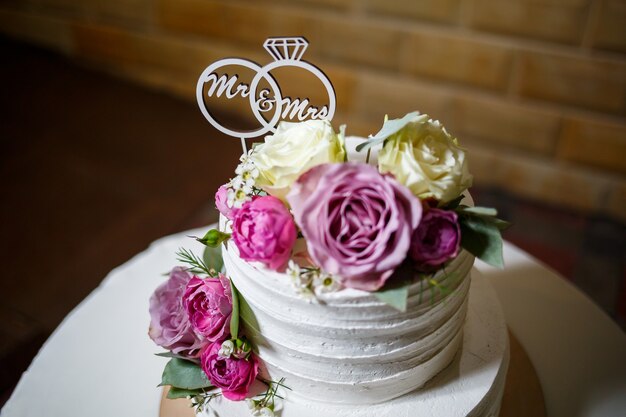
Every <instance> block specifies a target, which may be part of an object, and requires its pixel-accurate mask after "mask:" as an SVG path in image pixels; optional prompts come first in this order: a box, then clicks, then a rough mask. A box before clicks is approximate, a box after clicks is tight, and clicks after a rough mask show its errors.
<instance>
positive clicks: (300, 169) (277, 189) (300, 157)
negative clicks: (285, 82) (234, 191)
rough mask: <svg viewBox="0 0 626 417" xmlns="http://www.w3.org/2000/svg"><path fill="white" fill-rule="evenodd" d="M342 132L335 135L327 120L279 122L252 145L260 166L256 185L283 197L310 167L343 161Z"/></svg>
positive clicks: (255, 160)
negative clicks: (256, 143) (273, 131)
mask: <svg viewBox="0 0 626 417" xmlns="http://www.w3.org/2000/svg"><path fill="white" fill-rule="evenodd" d="M345 156H346V151H345V146H344V136H343V133H340V134H337V133H335V132H334V131H333V128H332V126H331V125H330V123H329V122H328V121H326V120H307V121H305V122H302V123H290V122H281V123H280V124H279V125H278V128H277V129H276V133H274V134H273V135H270V136H266V137H265V142H264V143H262V144H260V145H257V146H255V147H254V151H253V152H252V155H251V158H252V161H253V162H254V164H255V166H256V167H257V168H258V169H259V173H260V175H259V178H257V180H256V185H257V186H260V187H261V188H263V189H264V190H265V191H267V192H268V193H269V194H271V195H273V196H275V197H278V198H280V199H283V200H284V197H285V195H287V193H288V192H289V189H290V188H291V184H293V183H294V182H295V181H296V180H297V179H298V177H299V176H300V175H301V174H303V173H304V172H306V171H308V170H309V169H310V168H312V167H314V166H316V165H320V164H325V163H333V162H343V161H344V160H345Z"/></svg>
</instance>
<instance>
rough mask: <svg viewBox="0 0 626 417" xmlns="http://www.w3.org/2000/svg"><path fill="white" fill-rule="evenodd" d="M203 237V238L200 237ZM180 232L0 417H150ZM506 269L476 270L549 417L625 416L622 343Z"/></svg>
mask: <svg viewBox="0 0 626 417" xmlns="http://www.w3.org/2000/svg"><path fill="white" fill-rule="evenodd" d="M203 230H204V229H203ZM199 233H201V231H191V232H184V233H180V234H177V235H173V236H169V237H165V238H163V239H160V240H158V241H156V242H154V243H153V244H152V245H151V246H150V247H149V248H148V249H147V250H146V251H144V252H142V253H140V254H139V255H137V256H135V257H134V258H133V259H131V260H130V261H128V262H127V263H125V264H124V265H122V266H120V267H118V268H116V269H114V270H113V271H111V273H110V274H109V275H108V276H107V277H106V279H105V280H104V281H103V282H102V284H101V285H100V286H99V287H98V288H97V289H95V290H94V291H93V292H92V293H91V294H90V295H89V296H88V297H87V298H86V299H85V300H83V302H82V303H81V304H80V305H78V306H77V307H76V308H75V309H74V310H73V311H72V312H71V313H70V314H69V315H68V316H67V317H66V318H65V320H64V321H63V323H61V325H60V326H59V327H58V328H57V329H56V330H55V332H54V333H53V334H52V336H50V338H49V339H48V340H47V341H46V343H45V344H44V346H43V347H42V349H41V350H40V351H39V353H38V354H37V356H36V357H35V359H34V360H33V362H32V364H31V365H30V367H29V368H28V370H27V371H26V372H25V373H24V375H23V376H22V378H21V380H20V382H19V384H18V385H17V387H16V389H15V391H14V392H13V395H12V396H11V398H10V399H9V401H8V402H7V404H6V405H5V406H4V408H3V409H2V412H1V413H0V417H21V416H29V417H30V416H33V417H34V416H36V417H40V416H41V417H44V416H46V417H47V416H59V417H74V416H77V417H78V416H80V417H83V416H89V417H118V416H132V417H157V416H158V410H159V402H160V396H161V390H160V389H157V388H156V385H157V384H158V383H159V381H160V376H161V372H162V369H163V366H164V364H165V362H166V361H167V360H166V359H165V358H160V357H157V356H154V355H153V354H152V353H156V352H159V351H161V349H160V348H158V347H157V346H155V345H154V344H153V343H152V341H151V340H150V339H149V338H148V335H147V330H148V323H149V314H148V299H149V297H150V294H151V293H152V291H153V290H154V288H155V287H156V286H157V285H158V284H159V283H161V282H162V281H163V280H164V279H165V276H163V275H162V274H163V273H165V272H167V271H168V270H169V269H170V268H171V267H172V266H173V265H174V264H175V263H176V262H175V251H176V250H177V249H178V248H179V247H181V246H184V247H186V248H189V249H195V250H196V251H197V253H201V251H202V247H201V245H199V244H197V243H196V242H194V241H192V240H191V239H189V238H186V237H185V236H186V235H189V234H199ZM504 257H505V263H506V268H505V269H504V270H496V269H493V268H490V267H488V266H486V265H485V264H483V263H480V262H477V265H476V266H477V267H478V269H479V270H480V271H481V272H482V273H483V274H484V275H485V276H486V277H488V279H489V281H490V282H491V283H492V284H493V286H494V288H495V290H496V292H497V294H498V296H499V298H500V301H501V303H502V307H503V310H504V314H505V317H506V320H507V323H508V325H509V327H510V329H511V331H512V332H513V333H514V334H515V336H517V338H518V339H519V341H520V342H521V343H522V345H523V346H524V347H525V349H526V351H527V352H528V355H529V356H530V359H531V360H532V362H533V364H534V365H535V368H536V369H537V373H538V375H539V379H540V381H541V385H542V387H543V391H544V396H545V400H546V407H547V411H548V416H555V417H556V416H566V417H571V416H626V335H625V334H624V332H622V331H621V329H620V328H619V327H618V326H617V325H616V324H615V323H614V322H613V321H612V320H611V319H610V318H609V317H608V316H606V315H605V314H604V313H603V312H602V311H601V310H600V309H599V308H598V307H597V306H596V305H595V304H593V302H592V301H590V300H589V299H588V298H587V297H586V296H585V295H583V294H582V293H581V292H580V291H578V290H577V289H576V288H575V287H573V286H572V285H571V284H569V283H568V282H567V281H566V280H565V279H563V278H561V277H559V276H558V275H557V274H556V273H554V272H552V271H551V270H550V269H548V268H547V267H545V266H543V265H541V264H540V263H539V262H538V261H536V260H535V259H533V258H532V257H530V256H529V255H528V254H526V253H524V252H523V251H521V250H520V249H518V248H516V247H515V246H513V245H511V244H508V243H506V244H505V248H504Z"/></svg>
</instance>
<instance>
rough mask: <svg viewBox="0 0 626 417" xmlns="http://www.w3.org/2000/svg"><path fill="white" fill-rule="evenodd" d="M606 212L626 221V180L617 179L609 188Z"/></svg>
mask: <svg viewBox="0 0 626 417" xmlns="http://www.w3.org/2000/svg"><path fill="white" fill-rule="evenodd" d="M606 212H607V213H608V214H609V215H611V216H613V217H615V218H617V219H619V220H621V221H623V222H626V180H624V179H621V180H618V181H615V183H614V184H612V185H611V188H610V190H609V196H608V201H607V204H606Z"/></svg>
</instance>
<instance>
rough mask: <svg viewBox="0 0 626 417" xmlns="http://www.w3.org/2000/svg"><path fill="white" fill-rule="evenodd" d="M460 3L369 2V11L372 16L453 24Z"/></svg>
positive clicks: (442, 0)
mask: <svg viewBox="0 0 626 417" xmlns="http://www.w3.org/2000/svg"><path fill="white" fill-rule="evenodd" d="M460 3H461V2H460V0H437V1H432V0H395V1H389V0H369V2H368V3H367V9H368V11H370V12H371V13H372V14H388V15H394V16H398V17H401V18H414V19H425V20H433V21H437V22H453V21H455V20H456V19H457V16H458V14H459V4H460Z"/></svg>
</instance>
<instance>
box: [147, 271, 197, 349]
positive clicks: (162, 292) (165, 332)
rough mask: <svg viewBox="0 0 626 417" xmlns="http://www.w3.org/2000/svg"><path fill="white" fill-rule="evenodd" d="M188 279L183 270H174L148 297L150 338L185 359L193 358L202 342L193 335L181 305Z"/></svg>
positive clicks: (188, 276)
mask: <svg viewBox="0 0 626 417" xmlns="http://www.w3.org/2000/svg"><path fill="white" fill-rule="evenodd" d="M190 279H191V274H189V273H188V272H187V271H185V269H184V268H181V267H176V268H174V269H172V271H171V272H170V277H169V279H168V280H167V281H165V282H164V283H163V284H161V285H160V286H159V287H158V288H157V289H156V290H155V291H154V293H153V294H152V296H151V297H150V330H149V332H148V334H149V335H150V338H151V339H152V340H153V341H154V343H156V344H157V345H159V346H162V347H164V348H165V349H167V350H171V351H172V352H174V353H176V354H180V355H184V356H190V357H192V356H195V355H197V354H198V352H199V351H200V348H201V347H202V345H203V343H202V341H201V340H200V339H199V338H198V337H197V336H196V334H195V333H194V331H193V327H192V326H191V323H190V322H189V319H188V317H187V312H186V311H185V308H184V306H183V301H182V299H183V293H184V292H185V287H186V286H187V283H188V282H189V280H190Z"/></svg>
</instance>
